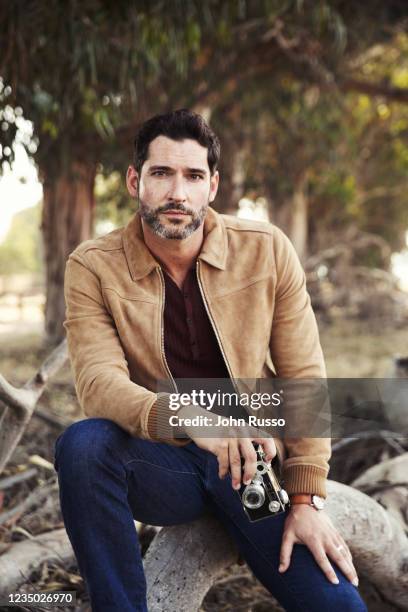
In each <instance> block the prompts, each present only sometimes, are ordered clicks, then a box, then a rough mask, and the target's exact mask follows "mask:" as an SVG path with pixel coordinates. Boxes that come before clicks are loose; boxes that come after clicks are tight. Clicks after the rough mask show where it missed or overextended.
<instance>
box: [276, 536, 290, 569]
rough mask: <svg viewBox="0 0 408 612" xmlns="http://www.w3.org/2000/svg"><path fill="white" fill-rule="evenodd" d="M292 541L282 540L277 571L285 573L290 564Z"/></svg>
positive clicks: (288, 539)
mask: <svg viewBox="0 0 408 612" xmlns="http://www.w3.org/2000/svg"><path fill="white" fill-rule="evenodd" d="M293 544H294V541H293V539H292V538H284V539H283V540H282V546H281V551H280V562H279V568H278V569H279V571H280V572H285V571H286V570H287V569H288V567H289V564H290V558H291V556H292V550H293Z"/></svg>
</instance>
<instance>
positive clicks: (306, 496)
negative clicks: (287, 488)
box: [289, 493, 325, 510]
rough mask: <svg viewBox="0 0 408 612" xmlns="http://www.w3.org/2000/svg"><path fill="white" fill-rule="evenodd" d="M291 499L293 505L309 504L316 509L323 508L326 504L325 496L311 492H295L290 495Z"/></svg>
mask: <svg viewBox="0 0 408 612" xmlns="http://www.w3.org/2000/svg"><path fill="white" fill-rule="evenodd" d="M289 500H290V505H291V506H292V505H296V504H308V505H309V506H312V507H313V508H315V509H316V510H323V508H324V504H325V500H324V498H323V497H320V496H319V495H314V494H311V493H294V494H293V495H289Z"/></svg>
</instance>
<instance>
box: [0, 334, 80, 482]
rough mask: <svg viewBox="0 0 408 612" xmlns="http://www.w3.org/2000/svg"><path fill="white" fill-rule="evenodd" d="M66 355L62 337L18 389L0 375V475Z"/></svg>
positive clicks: (65, 345) (65, 344) (65, 346)
mask: <svg viewBox="0 0 408 612" xmlns="http://www.w3.org/2000/svg"><path fill="white" fill-rule="evenodd" d="M67 358H68V351H67V343H66V340H64V341H63V342H61V344H59V345H58V346H57V347H56V348H55V349H54V350H53V352H52V353H51V354H50V355H49V356H48V357H47V359H46V360H45V361H44V363H43V364H42V365H41V367H40V369H39V370H38V372H37V373H36V374H35V376H33V378H32V379H31V380H29V381H28V382H27V383H26V384H25V385H24V387H22V388H21V389H18V388H17V387H14V386H13V385H11V384H10V383H9V382H7V380H6V379H5V378H4V377H3V376H2V375H1V374H0V407H1V405H3V406H2V407H3V413H2V414H1V416H0V474H1V472H2V471H3V469H4V467H5V465H6V463H7V461H8V460H9V458H10V456H11V454H12V453H13V451H14V449H15V448H16V446H17V444H18V443H19V441H20V439H21V436H22V435H23V433H24V431H25V428H26V427H27V425H28V423H29V421H30V419H31V416H32V414H33V412H34V409H35V406H36V404H37V402H38V400H39V399H40V397H41V395H42V393H43V391H44V389H45V387H46V385H47V383H48V381H49V380H50V379H51V378H52V377H53V376H54V375H55V374H56V373H57V372H58V370H60V368H61V367H62V366H63V365H64V363H65V362H66V360H67Z"/></svg>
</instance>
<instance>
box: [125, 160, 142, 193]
mask: <svg viewBox="0 0 408 612" xmlns="http://www.w3.org/2000/svg"><path fill="white" fill-rule="evenodd" d="M138 185H139V175H138V173H137V171H136V169H135V167H134V166H132V165H130V166H129V167H128V169H127V172H126V187H127V189H128V192H129V193H130V195H131V196H132V198H136V197H137V188H138Z"/></svg>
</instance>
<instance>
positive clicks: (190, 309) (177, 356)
mask: <svg viewBox="0 0 408 612" xmlns="http://www.w3.org/2000/svg"><path fill="white" fill-rule="evenodd" d="M164 281H165V291H166V293H165V303H164V352H165V355H166V360H167V363H168V366H169V368H170V372H171V373H172V376H173V378H229V373H228V370H227V366H226V364H225V361H224V358H223V356H222V353H221V350H220V348H219V345H218V341H217V338H216V336H215V333H214V330H213V328H212V325H211V321H210V320H209V318H208V314H207V311H206V309H205V305H204V303H203V299H202V297H201V291H200V287H199V284H198V280H197V273H196V269H195V268H191V269H190V270H189V271H188V274H187V276H186V279H185V281H184V284H183V289H180V288H179V287H178V286H177V285H176V283H175V282H174V281H173V279H172V278H171V277H170V276H169V275H168V274H166V273H165V272H164Z"/></svg>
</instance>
